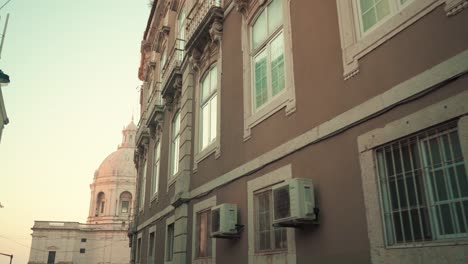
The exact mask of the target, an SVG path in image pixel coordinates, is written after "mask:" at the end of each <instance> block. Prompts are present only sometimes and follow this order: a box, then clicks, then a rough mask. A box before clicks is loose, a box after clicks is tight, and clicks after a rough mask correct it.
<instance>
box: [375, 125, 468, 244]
mask: <svg viewBox="0 0 468 264" xmlns="http://www.w3.org/2000/svg"><path fill="white" fill-rule="evenodd" d="M375 154H376V155H375V159H376V164H377V170H378V171H377V172H378V182H379V191H380V194H381V195H380V198H381V205H382V216H383V219H384V220H383V221H384V226H385V236H386V241H387V245H388V246H392V245H401V244H409V243H411V244H414V243H424V242H428V241H440V240H448V239H457V238H463V237H465V238H466V237H468V224H467V223H468V218H467V216H468V177H467V173H466V170H465V166H466V165H465V162H464V159H463V154H462V150H461V144H460V141H459V136H458V129H457V126H456V122H450V123H446V124H443V125H440V126H438V127H435V128H432V129H428V130H426V131H423V132H421V133H418V134H416V135H413V136H410V137H406V138H403V139H400V140H397V141H395V142H391V143H389V144H387V145H384V146H382V147H379V148H377V149H376V150H375Z"/></svg>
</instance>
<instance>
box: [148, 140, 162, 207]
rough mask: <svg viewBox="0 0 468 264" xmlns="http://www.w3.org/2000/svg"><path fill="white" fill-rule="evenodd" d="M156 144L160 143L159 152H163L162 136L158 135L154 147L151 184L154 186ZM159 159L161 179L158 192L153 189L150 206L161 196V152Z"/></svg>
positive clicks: (159, 176) (157, 188)
mask: <svg viewBox="0 0 468 264" xmlns="http://www.w3.org/2000/svg"><path fill="white" fill-rule="evenodd" d="M156 144H159V150H160V151H159V153H161V138H160V137H159V136H156V140H155V142H154V148H153V162H152V163H151V186H153V175H154V166H155V164H154V155H155V154H156ZM158 160H159V165H158V178H159V181H158V186H157V187H156V192H154V193H153V192H152V191H153V190H151V200H150V207H151V205H152V204H153V203H155V202H157V201H158V197H159V187H160V186H159V185H161V154H160V156H159V158H158Z"/></svg>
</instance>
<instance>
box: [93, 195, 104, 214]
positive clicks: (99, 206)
mask: <svg viewBox="0 0 468 264" xmlns="http://www.w3.org/2000/svg"><path fill="white" fill-rule="evenodd" d="M105 204H106V195H105V194H104V193H103V192H100V193H98V195H97V199H96V213H95V216H99V215H103V214H104V208H105Z"/></svg>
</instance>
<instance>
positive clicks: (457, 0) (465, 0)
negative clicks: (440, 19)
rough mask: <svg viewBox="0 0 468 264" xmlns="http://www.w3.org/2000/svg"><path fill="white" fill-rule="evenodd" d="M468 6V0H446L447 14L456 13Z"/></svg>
mask: <svg viewBox="0 0 468 264" xmlns="http://www.w3.org/2000/svg"><path fill="white" fill-rule="evenodd" d="M467 7H468V0H446V1H445V12H447V16H453V15H456V14H458V13H460V12H461V11H463V9H465V8H467Z"/></svg>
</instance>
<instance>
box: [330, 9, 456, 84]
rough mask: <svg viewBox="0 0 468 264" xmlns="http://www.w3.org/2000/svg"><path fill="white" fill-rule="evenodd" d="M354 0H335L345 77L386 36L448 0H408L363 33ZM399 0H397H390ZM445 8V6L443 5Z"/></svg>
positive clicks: (347, 76)
mask: <svg viewBox="0 0 468 264" xmlns="http://www.w3.org/2000/svg"><path fill="white" fill-rule="evenodd" d="M356 1H357V0H336V5H337V9H338V22H339V28H340V40H341V49H342V53H343V54H342V58H343V77H344V79H345V80H347V79H349V78H351V77H353V76H354V75H356V74H357V73H358V72H359V60H360V59H361V58H362V57H364V56H365V55H367V54H368V53H369V52H371V51H372V50H374V49H375V48H377V47H378V46H380V45H381V44H383V43H385V42H386V41H387V40H389V39H390V38H392V37H393V36H395V35H396V34H398V33H399V32H401V31H402V30H404V29H405V28H407V27H408V26H410V25H411V24H413V23H415V22H416V21H418V20H419V19H421V18H422V17H424V16H425V15H427V14H428V13H429V12H431V11H432V10H434V9H435V8H437V7H438V6H440V5H442V4H443V3H447V2H450V0H408V1H409V2H408V3H405V4H404V6H402V7H401V8H400V9H398V11H396V10H394V12H393V14H391V15H389V16H388V17H387V18H385V19H383V20H382V21H380V22H379V23H377V24H376V25H374V26H373V27H372V28H371V29H370V30H368V32H366V33H365V34H362V30H361V26H360V24H361V22H360V21H361V18H360V12H359V8H358V4H357V2H356ZM391 1H398V0H391ZM455 1H456V2H460V0H455ZM446 9H447V8H446Z"/></svg>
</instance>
